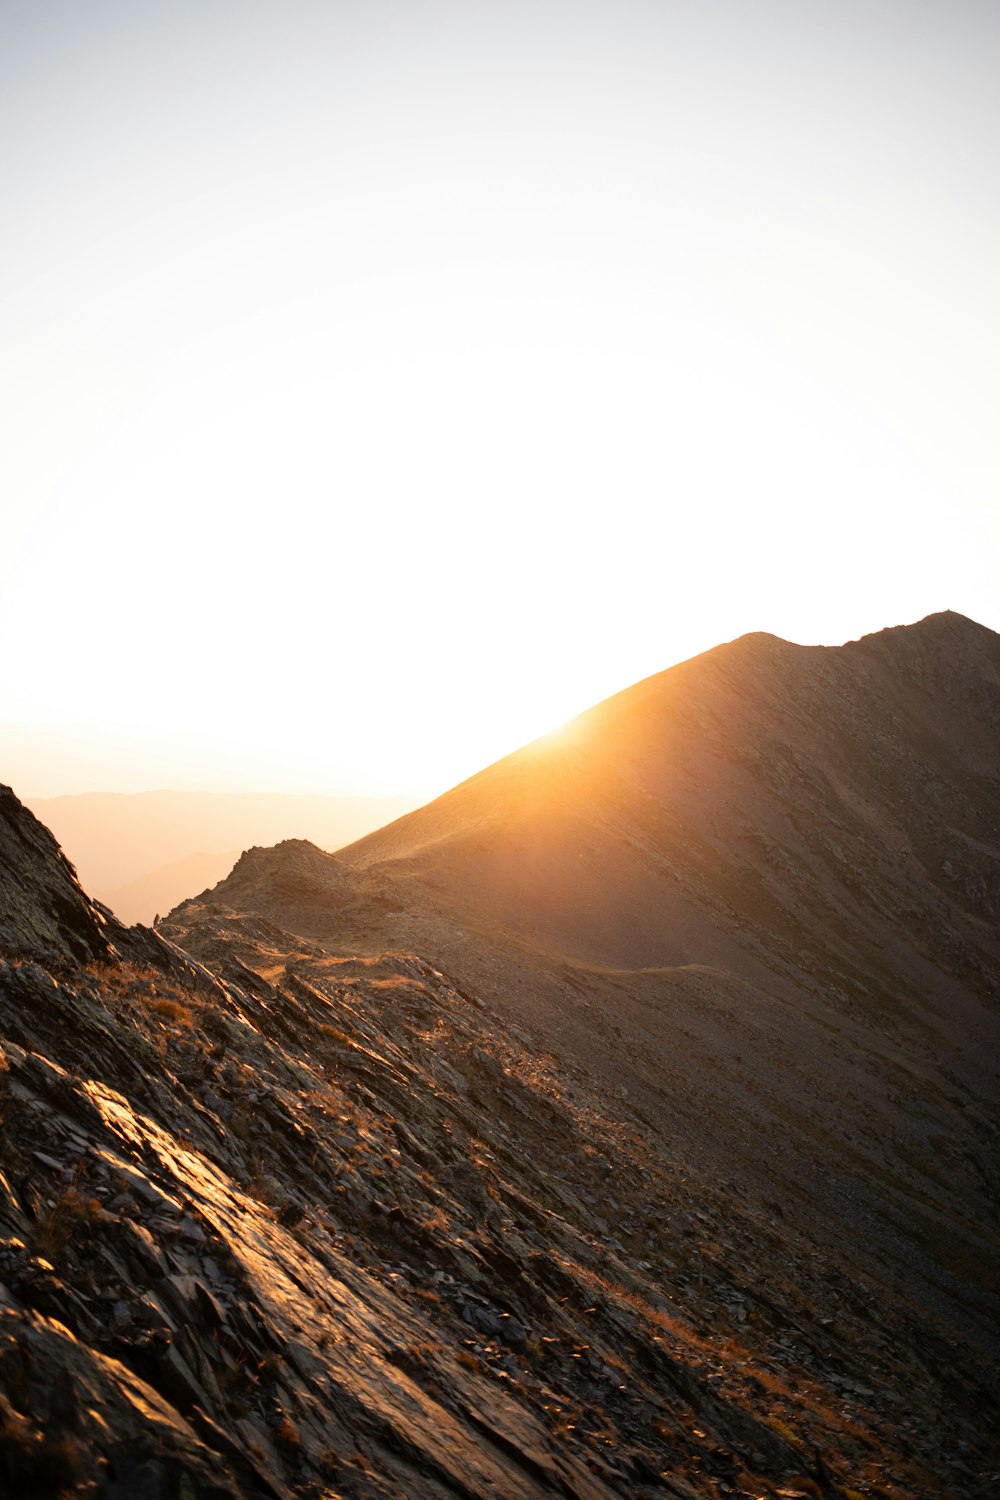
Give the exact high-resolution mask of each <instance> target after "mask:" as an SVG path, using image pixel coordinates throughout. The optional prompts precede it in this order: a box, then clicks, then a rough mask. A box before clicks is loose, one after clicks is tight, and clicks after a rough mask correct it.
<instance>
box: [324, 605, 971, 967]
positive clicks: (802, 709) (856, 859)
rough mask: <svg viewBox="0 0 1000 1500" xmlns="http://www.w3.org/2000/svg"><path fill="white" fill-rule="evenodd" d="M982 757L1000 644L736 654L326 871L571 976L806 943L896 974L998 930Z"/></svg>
mask: <svg viewBox="0 0 1000 1500" xmlns="http://www.w3.org/2000/svg"><path fill="white" fill-rule="evenodd" d="M998 744H1000V637H998V636H996V635H995V634H993V633H992V632H990V631H988V630H986V629H985V628H984V627H982V626H979V625H976V624H974V623H973V622H971V621H969V620H966V619H964V618H963V617H962V616H959V615H953V614H941V615H935V616H931V617H929V618H928V619H927V620H924V621H921V622H920V623H919V624H917V625H913V626H907V627H901V628H899V629H895V630H889V631H884V632H881V633H880V634H878V635H876V636H870V637H866V638H865V639H863V640H861V641H858V642H852V643H850V644H848V645H846V646H843V647H838V648H824V647H803V646H795V645H790V644H788V643H787V642H784V641H780V640H778V639H776V638H774V637H772V636H766V635H750V636H745V637H742V638H741V639H739V640H737V641H734V642H732V643H730V644H729V645H725V646H720V647H718V648H717V649H715V650H713V651H710V652H707V653H706V654H705V655H703V656H700V657H697V658H694V659H693V660H691V661H688V662H685V663H683V664H682V665H680V666H677V667H674V668H672V669H671V670H669V671H667V672H664V673H662V674H660V675H658V676H656V677H652V678H649V679H647V680H646V681H644V682H641V683H638V684H637V685H635V686H634V687H631V688H629V689H627V690H626V691H625V692H623V693H620V694H618V695H617V696H616V697H614V698H611V699H608V700H607V701H606V702H604V703H601V704H599V705H598V706H597V707H595V708H593V709H591V710H590V711H589V712H587V713H585V714H583V715H581V716H580V717H579V718H578V719H576V720H575V721H573V723H572V724H571V725H569V726H568V727H567V729H566V730H565V731H563V732H562V733H561V734H559V735H555V736H552V737H549V738H548V739H546V740H541V741H538V742H537V743H535V744H534V745H531V746H528V747H526V748H525V749H523V750H521V751H519V752H517V753H516V754H514V755H512V756H509V757H508V758H507V759H505V760H503V761H500V762H499V763H497V764H496V765H494V766H491V767H490V768H489V769H488V770H486V771H484V772H482V773H481V774H480V775H478V776H475V777H473V778H472V779H471V780H469V781H467V782H465V783H463V784H462V785H461V786H459V787H456V788H455V789H454V790H452V791H450V792H448V793H447V794H446V795H445V796H443V797H441V798H439V799H438V800H437V801H435V802H433V803H431V804H429V805H428V806H427V807H424V808H421V809H420V810H419V811H417V812H414V813H411V814H409V815H408V816H406V817H403V818H401V819H399V820H398V821H397V822H395V823H393V824H390V825H389V826H388V827H386V828H384V829H381V830H379V831H378V832H376V833H374V834H371V835H369V836H368V837H366V838H364V839H362V840H361V841H360V842H358V843H356V844H354V845H352V846H350V847H349V848H347V849H344V850H342V851H340V854H339V856H338V858H339V859H341V860H344V861H346V862H348V863H350V864H352V865H354V866H355V867H358V868H367V869H372V870H375V869H377V870H378V871H379V872H381V873H383V874H385V875H386V876H389V877H392V879H393V880H394V882H396V883H397V884H399V886H400V889H401V890H405V888H406V887H407V886H408V885H412V886H413V887H418V886H419V887H420V888H421V891H422V895H421V900H427V899H430V900H431V901H432V903H434V904H437V905H441V904H443V905H444V906H446V907H447V908H448V909H449V910H452V911H454V912H455V913H456V914H460V915H461V917H462V920H463V921H464V922H467V923H469V924H470V925H471V926H473V927H474V928H475V927H478V926H480V925H482V926H485V927H488V928H489V929H490V930H491V931H492V930H495V929H496V928H497V927H498V926H503V927H506V928H508V929H509V930H510V931H511V932H512V933H514V934H517V935H519V937H520V938H521V939H522V940H523V941H526V942H530V943H534V944H537V945H538V946H539V947H540V948H541V949H542V950H544V951H546V952H549V953H561V954H564V955H566V956H568V957H570V958H574V959H583V960H588V961H591V962H597V963H602V964H609V965H613V966H616V967H627V968H640V967H650V966H671V965H676V964H680V963H686V962H693V961H696V962H701V963H706V962H708V963H713V964H719V965H721V966H723V967H728V966H730V965H732V966H735V967H736V968H738V969H740V970H745V968H746V966H747V963H748V961H750V962H752V961H753V960H754V957H755V955H756V954H759V953H761V952H766V954H767V956H768V959H769V961H771V962H773V960H774V958H775V956H776V955H777V956H780V955H781V953H782V952H784V951H785V950H786V949H787V950H788V951H789V953H790V954H792V955H794V954H795V953H796V952H798V951H799V950H800V949H801V946H802V944H803V943H805V944H806V945H807V946H808V947H810V948H811V947H815V946H818V947H820V948H821V949H822V950H823V951H824V952H825V953H826V955H827V956H828V958H830V959H831V960H834V959H836V958H837V957H838V956H839V957H840V959H841V960H843V961H844V962H846V961H847V960H848V957H849V955H850V954H856V952H857V949H858V947H859V945H861V946H862V947H871V949H872V960H873V961H874V962H876V963H877V964H880V963H881V958H884V959H885V960H886V963H887V965H888V966H889V967H890V968H894V969H895V968H897V967H898V964H899V962H900V960H901V958H902V957H903V956H904V955H905V957H906V960H907V963H911V962H915V961H918V960H917V957H916V954H915V952H914V949H915V948H917V949H925V948H926V947H927V945H928V944H930V945H931V946H933V944H934V940H935V935H936V934H939V933H940V934H942V942H943V941H944V934H945V931H946V930H947V933H948V940H947V944H946V946H948V947H949V949H951V948H955V946H956V945H955V941H954V933H953V931H952V929H953V928H954V926H955V924H956V923H957V924H958V927H959V929H961V930H964V928H965V927H966V926H967V925H968V924H969V923H970V922H971V923H973V924H978V923H980V922H982V921H988V920H989V919H990V917H991V915H992V914H993V912H994V910H995V907H996V902H997V900H998V897H1000V833H998V832H997V830H998V827H1000V757H998V750H997V747H998ZM991 830H992V835H993V838H992V842H991V841H990V837H989V835H990V831H991ZM413 899H414V900H415V899H416V891H415V890H414V895H413ZM890 917H891V918H892V919H893V921H894V923H895V925H894V926H893V927H892V928H891V929H889V928H887V926H886V919H887V918H890ZM977 936H982V934H981V933H977ZM953 957H954V955H953Z"/></svg>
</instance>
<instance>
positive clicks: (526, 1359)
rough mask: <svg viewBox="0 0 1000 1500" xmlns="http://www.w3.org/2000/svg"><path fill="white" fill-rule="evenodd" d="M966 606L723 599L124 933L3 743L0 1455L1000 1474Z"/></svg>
mask: <svg viewBox="0 0 1000 1500" xmlns="http://www.w3.org/2000/svg"><path fill="white" fill-rule="evenodd" d="M998 647H1000V640H998V638H997V637H996V636H994V635H992V634H991V633H990V632H988V631H985V630H983V629H982V628H981V627H979V626H976V625H974V624H973V623H972V622H970V621H965V620H962V619H961V618H960V617H956V616H939V617H932V618H931V619H930V620H927V621H923V622H921V623H920V624H919V625H916V626H912V627H906V628H904V629H901V630H895V631H888V632H883V633H881V634H880V635H878V636H875V637H870V638H868V639H867V640H864V641H861V642H854V643H851V644H850V645H848V646H845V647H842V648H836V649H826V650H820V651H817V650H815V649H813V648H802V647H795V646H790V645H788V644H787V643H784V642H779V641H776V640H774V638H772V637H760V636H757V637H746V638H743V639H742V640H740V641H737V642H733V643H731V644H730V645H728V646H725V647H720V648H718V649H717V651H714V652H709V653H707V654H706V655H705V656H703V657H700V658H697V659H696V660H695V661H693V662H689V663H685V664H683V665H682V666H681V667H679V668H675V669H673V670H672V671H671V672H669V673H665V674H662V675H661V676H660V677H657V678H652V679H650V680H649V681H648V682H646V683H642V684H638V685H637V686H636V687H635V688H632V689H629V690H627V691H626V692H625V693H623V694H620V695H618V696H617V697H616V698H614V699H611V700H608V702H607V703H604V704H601V705H598V706H597V708H595V709H593V710H591V711H590V712H589V713H588V714H585V715H583V716H581V718H580V719H579V720H577V721H576V722H575V723H574V724H573V725H572V726H570V728H569V729H568V731H567V732H566V734H565V735H563V736H558V737H550V738H549V739H547V740H546V741H544V742H539V743H538V744H536V745H535V746H531V747H526V749H525V750H523V751H521V752H519V753H518V754H517V755H515V756H512V757H509V758H508V759H507V760H505V761H503V762H500V763H499V764H498V765H497V766H495V767H492V768H490V769H489V770H487V771H486V772H484V773H483V774H482V775H481V776H479V777H474V778H472V779H471V780H470V781H469V782H467V783H465V784H464V785H463V786H462V787H458V788H456V789H455V790H454V791H453V792H451V793H448V794H447V795H446V797H444V798H442V799H439V800H438V802H437V803H433V804H431V805H430V806H429V807H428V808H425V809H421V810H419V811H418V812H416V813H414V814H412V815H411V816H410V817H407V818H404V819H402V820H400V821H398V822H397V823H396V824H394V825H390V826H389V827H387V828H386V829H384V830H381V831H380V832H379V833H377V834H375V835H373V836H371V837H370V838H366V839H364V840H362V841H361V842H359V843H358V844H356V845H354V846H352V847H350V848H348V849H346V850H344V851H342V853H341V854H340V855H330V854H325V853H323V852H322V850H320V849H319V848H317V847H316V846H315V845H313V844H311V843H309V842H307V841H305V840H302V839H291V840H286V841H284V842H282V843H280V844H278V845H276V846H275V847H273V848H260V847H257V848H251V849H248V850H247V851H246V852H245V853H244V854H243V855H242V856H241V858H240V859H239V860H238V861H237V863H236V865H235V866H234V868H233V870H232V871H231V873H230V874H229V875H228V876H227V878H226V879H225V880H224V881H222V882H221V883H220V884H219V885H218V886H216V887H215V888H214V889H213V890H211V891H206V892H204V893H203V894H202V895H201V896H199V897H197V898H195V899H194V900H191V901H188V902H185V903H182V905H181V906H180V907H178V908H177V909H176V910H175V911H174V912H173V913H171V914H170V917H169V918H168V919H167V920H166V921H165V922H163V923H161V925H160V927H159V928H158V929H157V931H156V932H151V931H149V930H148V929H144V928H142V927H133V928H126V927H125V926H124V925H123V924H122V923H121V922H119V921H118V920H117V918H115V917H114V916H113V915H112V914H111V912H110V911H108V910H107V909H106V908H103V907H102V906H101V905H100V903H96V902H94V901H93V900H91V899H89V898H88V897H87V896H86V895H85V893H84V891H83V890H82V888H81V887H80V884H79V882H78V881H77V879H76V876H75V873H74V871H73V869H72V867H71V866H70V865H69V864H68V863H67V861H66V860H65V858H64V857H63V855H62V854H61V852H60V851H59V849H58V847H57V845H56V843H55V840H54V839H53V838H52V836H51V834H49V833H48V832H47V830H45V829H44V828H43V827H42V826H41V825H40V824H39V823H38V822H37V820H36V819H35V818H34V817H33V816H32V815H31V813H30V812H29V811H28V810H27V809H26V808H24V807H23V806H21V804H20V803H18V801H17V799H16V798H15V797H14V796H13V794H12V793H11V792H9V791H7V790H4V791H3V792H0V1115H2V1116H3V1127H4V1128H3V1132H2V1134H0V1490H2V1491H3V1493H10V1494H12V1495H15V1496H17V1495H22V1494H23V1495H28V1494H34V1495H56V1494H70V1493H72V1494H91V1495H94V1496H95V1497H105V1496H107V1497H108V1500H133V1497H134V1500H140V1497H146V1496H150V1497H152V1496H163V1497H167V1496H173V1495H178V1496H180V1495H193V1496H205V1497H213V1500H221V1497H223V1496H233V1497H235V1496H247V1497H250V1496H264V1495H267V1496H279V1497H286V1496H292V1495H294V1496H301V1497H302V1500H305V1497H307V1496H308V1497H319V1496H322V1497H324V1500H338V1497H342V1500H403V1497H406V1500H424V1497H427V1500H430V1497H441V1500H445V1497H448V1500H454V1497H456V1496H464V1497H466V1500H479V1497H486V1496H500V1497H503V1500H521V1497H525V1500H528V1497H541V1496H561V1497H564V1500H572V1497H578V1500H604V1497H610V1496H621V1497H626V1496H627V1497H637V1500H652V1497H653V1496H662V1495H667V1496H680V1497H682V1500H684V1497H687V1500H691V1497H696V1500H702V1497H704V1500H708V1497H713V1500H719V1497H722V1496H736V1495H746V1496H764V1497H767V1500H778V1497H786V1496H796V1497H799V1500H801V1497H810V1500H817V1497H823V1496H830V1497H840V1500H858V1497H859V1496H864V1497H866V1500H868V1497H871V1500H987V1497H990V1496H992V1495H993V1494H995V1493H996V1490H997V1485H998V1474H1000V1444H998V1441H997V1433H998V1432H1000V1410H998V1406H1000V1402H998V1397H997V1392H998V1390H1000V1381H998V1378H997V1377H998V1372H1000V1360H998V1355H1000V1317H998V1312H1000V1297H998V1287H997V1283H996V1270H995V1268H996V1265H997V1254H996V1251H997V1237H998V1236H997V1197H998V1186H1000V1184H998V1180H997V1178H998V1153H997V1143H998V1140H1000V1109H998V1090H997V1074H996V1059H997V1055H998V1054H997V1040H998V1037H997V1030H998V1026H1000V1017H998V996H997V990H996V976H997V973H998V969H997V966H996V959H997V956H998V955H997V943H998V939H997V933H996V923H995V918H994V912H995V906H994V902H995V899H996V884H995V873H996V864H997V858H998V838H997V829H998V826H1000V818H998V812H1000V796H998V793H1000V777H998V767H997V762H996V754H995V747H996V744H997V738H996V730H997V728H998V726H1000V670H998V668H1000V656H998ZM964 851H968V852H967V853H966V852H964ZM581 904H582V910H581V909H578V908H580V907H581Z"/></svg>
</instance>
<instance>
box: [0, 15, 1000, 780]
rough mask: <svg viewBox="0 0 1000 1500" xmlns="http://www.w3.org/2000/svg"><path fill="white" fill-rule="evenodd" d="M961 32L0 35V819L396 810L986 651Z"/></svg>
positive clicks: (993, 239)
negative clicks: (685, 717) (372, 804)
mask: <svg viewBox="0 0 1000 1500" xmlns="http://www.w3.org/2000/svg"><path fill="white" fill-rule="evenodd" d="M998 75H1000V7H998V6H997V5H996V4H995V0H982V3H979V0H976V3H973V0H905V3H903V0H896V3H887V0H857V3H855V0H838V3H836V4H833V3H830V0H822V3H821V0H714V3H713V0H689V3H671V0H649V3H646V0H642V3H640V0H605V3H596V0H575V3H573V4H563V3H559V0H525V3H521V0H502V3H501V0H493V3H486V0H464V3H459V0H436V3H431V0H397V3H390V0H365V3H364V4H359V3H357V0H354V3H337V0H325V3H318V0H316V3H308V0H281V3H280V4H279V3H276V0H273V3H265V0H238V3H237V0H233V3H227V0H169V3H168V0H159V3H151V0H146V3H143V0H127V3H126V0H123V3H119V4H115V3H110V0H89V3H87V4H86V5H83V4H80V3H79V0H66V3H53V0H28V3H13V0H5V3H4V4H3V5H2V6H0V138H2V140H3V142H4V149H3V152H2V155H0V192H2V203H3V208H4V215H3V218H4V229H3V235H2V239H0V268H2V277H0V391H2V396H3V401H2V407H0V411H2V421H3V437H2V442H0V518H2V547H0V639H2V640H3V643H4V653H3V657H4V664H3V673H2V678H0V726H2V727H0V751H2V752H3V753H2V755H0V780H6V781H11V782H12V783H13V784H14V786H15V789H16V790H18V791H19V792H21V794H22V795H29V794H30V795H35V796H39V795H55V794H58V793H63V792H73V791H83V790H104V789H108V790H123V791H128V790H138V789H141V788H145V787H158V786H177V787H217V788H220V789H223V788H228V789H232V790H244V789H260V790H269V789H273V790H277V789H284V790H315V791H320V792H341V791H369V792H390V791H391V792H406V793H409V792H415V793H420V794H431V793H434V792H437V791H440V790H442V789H443V788H444V787H446V786H447V785H449V784H450V783H452V782H454V781H456V780H458V779H460V778H461V777H463V776H466V775H469V774H471V773H473V772H474V771H476V770H477V769H479V768H480V767H481V766H483V765H485V764H486V763H488V762H489V761H491V760H493V759H495V758H496V757H497V756H499V755H501V754H503V753H505V752H506V751H508V750H510V749H512V748H514V747H515V746H516V745H517V744H519V743H521V742H523V741H524V740H526V739H529V738H531V737H533V736H534V735H536V734H538V733H540V732H542V731H544V730H545V729H547V728H548V727H550V726H551V725H553V724H555V723H557V722H559V721H560V720H562V719H565V718H566V717H567V716H568V715H570V714H572V713H574V712H576V711H578V710H580V709H582V708H585V707H586V706H588V705H589V704H590V703H592V702H595V701H597V700H598V699H600V698H602V697H605V696H606V695H607V694H609V693H611V692H614V691H616V690H617V689H619V688H621V687H624V686H626V685H627V684H628V683H630V682H632V681H634V680H636V679H637V678H640V677H643V676H645V675H647V674H649V673H651V672H655V671H658V670H660V669H662V668H664V667H666V666H669V665H670V664H671V663H673V662H675V661H677V660H679V659H681V658H683V657H685V656H688V655H691V654H692V653H694V652H696V651H700V650H703V649H706V648H708V647H710V646H712V645H714V644H716V643H717V642H719V641H722V640H726V639H729V638H731V637H733V636H735V635H739V634H742V633H743V632H745V631H749V630H770V631H773V632H775V633H776V634H779V635H782V636H785V637H786V638H789V639H792V640H797V641H803V642H829V643H838V642H841V641H843V640H845V639H848V638H851V637H854V636H857V635H859V634H862V633H864V632H866V631H870V630H876V629H879V628H881V627H882V626H884V625H890V624H898V623H902V622H905V621H909V620H914V619H917V618H919V617H921V616H922V615H925V614H927V613H929V612H931V611H933V610H937V609H943V608H952V609H956V610H960V611H962V612H963V613H965V614H969V615H972V616H973V617H974V618H976V619H979V620H981V621H982V622H983V623H985V624H987V625H990V626H991V627H992V628H994V629H1000V446H998V441H997V432H998V420H997V411H998V405H1000V402H998V397H1000V380H998V376H997V361H998V350H1000V276H998V267H1000V171H998V167H997V163H998V161H1000V87H998V83H997V80H998Z"/></svg>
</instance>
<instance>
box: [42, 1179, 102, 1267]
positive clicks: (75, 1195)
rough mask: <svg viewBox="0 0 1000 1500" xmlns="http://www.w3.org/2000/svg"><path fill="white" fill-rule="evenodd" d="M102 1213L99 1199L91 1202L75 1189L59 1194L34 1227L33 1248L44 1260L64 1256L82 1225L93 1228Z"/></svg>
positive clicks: (91, 1199)
mask: <svg viewBox="0 0 1000 1500" xmlns="http://www.w3.org/2000/svg"><path fill="white" fill-rule="evenodd" d="M102 1212H103V1210H102V1208H101V1205H100V1203H98V1201H97V1199H96V1198H89V1197H87V1196H86V1195H85V1194H83V1193H81V1192H79V1191H78V1190H77V1189H76V1188H75V1187H68V1188H66V1189H65V1191H64V1192H62V1193H60V1195H59V1197H58V1198H57V1199H56V1201H55V1203H54V1204H53V1206H52V1207H51V1209H50V1210H49V1212H48V1213H47V1214H45V1215H44V1216H43V1217H42V1218H40V1219H39V1220H38V1222H37V1223H36V1225H35V1228H34V1232H33V1234H32V1237H31V1248H32V1250H33V1251H34V1253H35V1254H36V1255H40V1256H42V1257H43V1258H44V1259H45V1260H55V1259H56V1257H57V1256H59V1255H61V1254H62V1252H63V1251H64V1250H65V1249H66V1246H67V1245H68V1244H69V1242H70V1240H71V1239H72V1238H73V1235H74V1233H75V1232H76V1231H77V1230H78V1229H80V1227H81V1226H82V1225H85V1224H94V1223H96V1222H97V1220H98V1219H99V1218H100V1216H101V1214H102Z"/></svg>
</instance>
